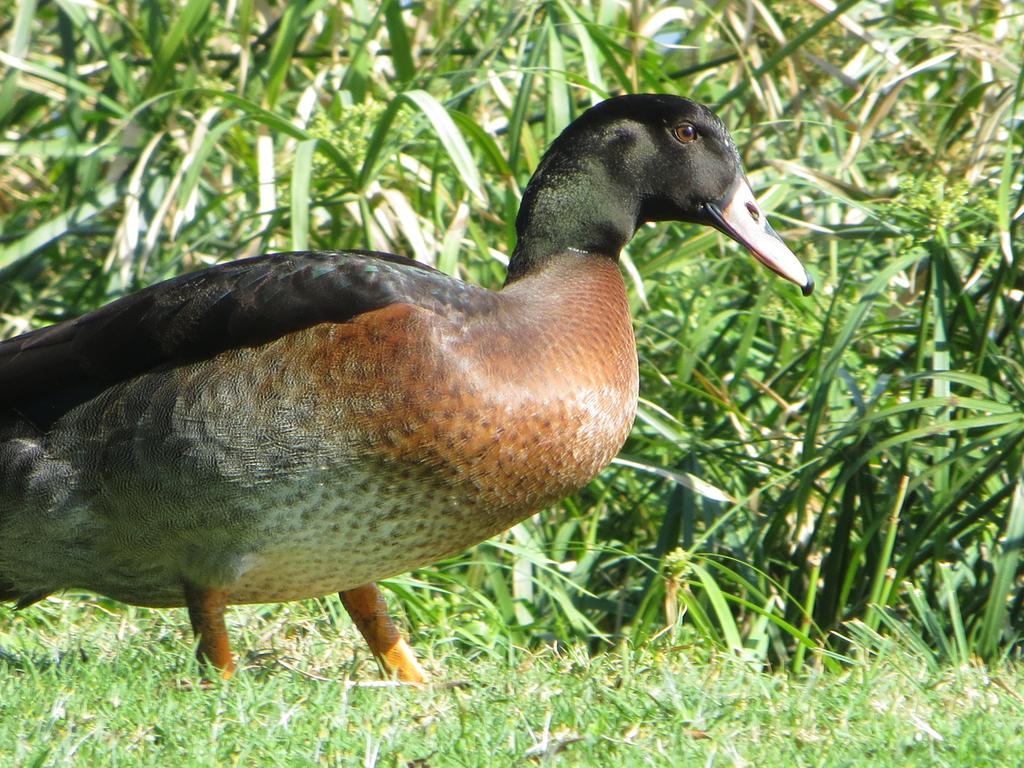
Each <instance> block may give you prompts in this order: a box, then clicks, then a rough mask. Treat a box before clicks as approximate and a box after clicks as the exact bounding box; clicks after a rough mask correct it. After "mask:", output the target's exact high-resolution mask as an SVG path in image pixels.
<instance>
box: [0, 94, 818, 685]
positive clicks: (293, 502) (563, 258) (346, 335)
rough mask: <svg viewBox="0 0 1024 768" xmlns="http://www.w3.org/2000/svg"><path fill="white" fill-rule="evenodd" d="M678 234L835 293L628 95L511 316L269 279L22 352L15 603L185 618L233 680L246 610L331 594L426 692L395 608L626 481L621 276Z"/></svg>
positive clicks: (14, 342)
mask: <svg viewBox="0 0 1024 768" xmlns="http://www.w3.org/2000/svg"><path fill="white" fill-rule="evenodd" d="M662 221H681V222H691V223H696V224H701V225H706V226H709V227H713V228H714V229H717V230H718V231H720V232H722V233H724V234H725V235H726V236H727V237H729V238H731V239H732V240H734V241H736V242H737V243H739V244H740V245H741V246H742V247H744V248H745V249H746V250H747V251H749V253H750V254H751V255H752V256H753V257H754V259H756V260H757V261H758V262H760V263H761V264H763V265H764V266H765V267H767V268H768V269H769V270H771V271H772V272H774V273H776V274H777V275H779V276H781V277H782V278H784V279H786V280H788V281H790V282H792V283H794V284H796V285H797V286H798V287H799V288H800V290H801V291H802V292H803V294H804V295H808V294H810V293H811V291H812V290H813V287H814V283H813V280H812V278H811V277H810V275H809V274H808V272H807V271H806V269H805V268H804V266H803V265H802V263H801V262H800V260H799V259H798V258H797V257H796V256H795V255H794V254H793V252H792V251H791V250H790V249H789V248H788V247H787V246H786V244H785V243H784V242H783V240H782V239H781V238H780V237H779V235H778V234H777V233H776V232H775V231H774V230H773V229H772V227H771V225H770V224H769V222H768V219H767V216H766V215H765V213H764V212H763V211H762V209H761V207H760V205H759V204H758V202H757V200H756V198H755V196H754V193H753V191H752V189H751V187H750V184H749V182H748V180H747V178H746V176H745V173H744V170H743V167H742V164H741V161H740V156H739V153H738V151H737V149H736V145H735V143H734V142H733V140H732V138H731V137H730V134H729V132H728V130H727V129H726V127H725V124H724V123H723V122H722V120H721V119H719V117H718V116H716V115H715V113H714V112H713V111H712V110H711V109H710V108H708V107H707V106H705V105H702V104H700V103H698V102H695V101H693V100H690V99H687V98H684V97H681V96H675V95H666V94H630V95H623V96H617V97H613V98H609V99H607V100H605V101H602V102H600V103H598V104H596V105H595V106H592V107H590V108H589V109H587V110H585V111H583V112H582V113H581V114H580V115H579V117H578V118H577V119H576V120H574V121H573V122H572V123H571V124H569V125H568V127H566V128H565V130H564V131H563V132H562V133H561V134H560V135H559V136H558V137H557V138H556V139H555V140H554V141H553V142H552V144H551V145H550V147H549V148H548V149H547V151H546V152H545V153H544V155H543V157H542V159H541V161H540V163H539V165H538V167H537V169H536V172H535V173H534V174H533V176H532V178H531V180H530V181H529V183H528V185H527V186H526V188H525V191H524V193H523V196H522V201H521V205H520V209H519V212H518V215H517V217H516V222H515V230H516V242H515V247H514V249H513V250H512V253H511V256H510V258H509V262H508V269H507V277H506V280H505V282H504V284H503V285H502V286H501V287H500V289H498V290H490V289H487V288H484V287H480V286H477V285H473V284H469V283H466V282H462V281H460V280H458V279H456V278H454V277H451V276H449V275H447V274H444V273H442V272H439V271H437V270H435V269H433V268H431V267H429V266H427V265H425V264H423V263H420V262H417V261H414V260H412V259H409V258H405V257H403V256H399V255H395V254H390V253H381V252H374V251H360V250H351V251H334V252H312V251H303V252H292V253H275V254H268V255H262V256H257V257H253V258H245V259H241V260H238V261H233V262H229V263H223V264H220V265H215V266H212V267H208V268H205V269H201V270H198V271H195V272H191V273H188V274H184V275H181V276H178V277H175V278H172V279H169V280H166V281H163V282H159V283H156V284H154V285H151V286H149V287H146V288H144V289H142V290H139V291H137V292H135V293H131V294H129V295H126V296H124V297H122V298H119V299H117V300H115V301H113V302H112V303H109V304H107V305H105V306H103V307H101V308H99V309H96V310H95V311H92V312H89V313H87V314H84V315H82V316H80V317H78V318H75V319H70V320H67V321H64V322H60V323H57V324H55V325H52V326H49V327H43V328H39V329H36V330H32V331H30V332H28V333H25V334H23V335H20V336H16V337H14V338H11V339H8V340H5V341H2V342H0V600H3V601H6V602H8V603H14V605H15V606H16V607H17V608H25V607H27V606H29V605H31V604H32V603H35V602H37V601H39V600H42V599H43V598H45V597H47V596H48V595H51V594H54V593H58V592H61V591H64V590H69V589H75V590H86V591H89V592H93V593H96V594H99V595H103V596H106V597H109V598H112V599H114V600H116V601H120V602H123V603H128V604H133V605H140V606H151V607H158V608H167V607H185V608H186V609H187V611H188V617H189V620H190V623H191V626H192V630H193V632H194V635H195V638H196V641H195V649H196V655H197V657H198V658H199V660H200V661H201V662H202V663H203V668H204V669H210V668H211V666H212V672H213V673H214V674H217V675H219V676H221V677H225V678H227V677H230V676H231V675H232V674H233V673H234V672H235V661H234V657H233V653H232V650H231V644H230V641H229V637H228V633H227V630H226V625H225V612H226V609H227V607H228V606H230V605H237V604H245V603H270V602H283V601H291V600H301V599H306V598H313V597H321V596H324V595H329V594H334V593H337V594H339V595H340V597H341V600H342V603H343V605H344V607H345V609H346V610H347V612H348V613H349V615H350V616H351V617H352V620H353V623H354V624H355V625H356V627H357V628H358V629H359V631H360V633H361V634H362V636H363V637H364V638H365V640H366V642H367V644H368V646H369V648H370V650H371V651H372V653H373V654H374V656H375V657H376V658H377V659H378V661H379V662H380V664H381V665H382V666H383V669H384V671H385V672H386V673H387V674H389V675H392V676H394V677H396V678H397V679H398V680H400V681H404V682H408V683H416V684H421V683H424V682H426V681H427V680H428V675H427V673H426V672H425V670H424V669H423V667H422V665H421V664H420V663H419V662H418V660H417V658H416V655H415V653H414V652H413V650H412V648H411V646H410V645H409V643H408V641H406V640H405V639H404V638H403V636H402V634H401V632H400V631H399V630H398V629H397V627H396V625H395V623H394V621H393V620H392V619H391V617H390V615H389V612H388V607H387V604H386V602H385V600H384V597H383V595H382V593H381V591H380V589H379V587H378V586H377V582H379V581H380V580H382V579H386V578H389V577H392V576H395V575H397V574H401V573H404V572H407V571H410V570H412V569H414V568H417V567H420V566H423V565H426V564H429V563H433V562H436V561H437V560H440V559H442V558H444V557H447V556H450V555H452V554H455V553H458V552H460V551H463V550H465V549H467V548H469V547H471V546H473V545H475V544H477V543H479V542H482V541H484V540H486V539H488V538H490V537H492V536H495V535H496V534H498V533H500V532H502V531H505V530H507V529H509V528H510V527H512V526H514V525H515V524H517V523H519V522H520V521H522V520H524V519H526V518H527V517H529V516H531V515H533V514H535V513H537V512H539V511H541V510H543V509H544V508H545V507H547V506H549V505H551V504H553V503H555V502H557V501H559V500H560V499H562V498H563V497H565V496H567V495H568V494H571V493H573V492H574V491H576V490H579V489H580V488H582V487H583V486H585V485H586V484H587V483H588V482H589V481H590V480H591V479H593V478H594V477H595V476H596V475H597V474H598V472H600V471H601V469H602V468H604V467H605V466H606V465H607V464H609V463H610V462H611V460H612V459H613V457H614V456H615V455H616V453H617V452H618V451H619V450H620V448H621V447H622V445H623V443H624V442H625V440H626V437H627V435H628V434H629V432H630V429H631V427H632V424H633V420H634V416H635V414H636V407H637V397H638V387H639V375H638V366H637V352H636V345H635V340H634V335H633V325H632V319H631V315H630V307H629V302H628V300H627V292H626V286H625V283H624V280H623V277H622V274H621V271H620V267H619V264H618V261H619V257H620V254H621V252H622V249H623V248H624V246H625V245H626V244H627V243H628V242H629V241H630V239H631V238H632V237H633V235H634V234H635V233H636V231H637V229H638V228H639V227H640V226H642V225H644V224H646V223H648V222H662Z"/></svg>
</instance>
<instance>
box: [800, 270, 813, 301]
mask: <svg viewBox="0 0 1024 768" xmlns="http://www.w3.org/2000/svg"><path fill="white" fill-rule="evenodd" d="M804 274H805V275H806V276H807V280H806V282H805V283H804V284H803V285H801V286H800V293H802V294H803V295H804V296H810V295H811V294H812V293H814V278H813V277H811V276H810V275H808V274H807V273H806V272H805V273H804Z"/></svg>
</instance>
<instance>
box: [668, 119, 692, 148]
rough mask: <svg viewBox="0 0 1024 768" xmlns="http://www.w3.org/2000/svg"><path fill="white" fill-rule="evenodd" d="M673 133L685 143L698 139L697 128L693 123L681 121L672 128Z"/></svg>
mask: <svg viewBox="0 0 1024 768" xmlns="http://www.w3.org/2000/svg"><path fill="white" fill-rule="evenodd" d="M672 133H674V134H675V137H676V138H677V139H679V140H680V141H681V142H683V143H684V144H688V143H689V142H691V141H696V140H697V129H696V128H694V127H693V123H681V124H679V125H677V126H676V127H675V128H673V129H672Z"/></svg>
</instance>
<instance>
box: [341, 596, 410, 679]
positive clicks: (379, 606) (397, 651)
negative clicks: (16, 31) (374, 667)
mask: <svg viewBox="0 0 1024 768" xmlns="http://www.w3.org/2000/svg"><path fill="white" fill-rule="evenodd" d="M338 595H339V596H340V597H341V604H342V605H344V606H345V610H346V611H348V615H349V616H351V617H352V621H353V622H355V625H356V626H357V627H358V628H359V631H360V632H361V633H362V635H363V638H364V639H365V640H366V643H367V645H369V646H370V650H371V651H373V655H374V656H376V657H377V659H378V660H379V661H380V663H381V664H383V665H384V668H385V669H386V670H388V671H389V672H394V673H395V674H397V675H398V679H399V680H401V681H402V682H405V683H425V682H426V680H427V673H426V672H425V671H424V669H423V667H421V666H420V664H419V662H418V661H416V654H415V653H413V650H412V648H411V647H410V646H409V644H408V643H407V642H405V640H404V639H403V638H402V635H401V633H400V632H399V631H398V628H397V627H396V626H395V624H394V622H393V621H391V616H390V615H389V614H388V606H387V603H386V602H384V595H382V594H381V592H380V589H378V588H377V585H376V584H372V583H371V584H364V585H363V586H361V587H356V588H355V589H349V590H346V591H344V592H339V593H338Z"/></svg>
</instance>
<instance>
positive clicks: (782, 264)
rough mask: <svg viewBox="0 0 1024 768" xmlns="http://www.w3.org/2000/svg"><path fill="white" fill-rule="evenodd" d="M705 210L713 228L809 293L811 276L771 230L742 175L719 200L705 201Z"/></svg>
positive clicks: (812, 280) (811, 282)
mask: <svg viewBox="0 0 1024 768" xmlns="http://www.w3.org/2000/svg"><path fill="white" fill-rule="evenodd" d="M704 210H705V211H706V212H707V214H708V216H709V218H710V219H711V225H712V226H714V227H715V229H717V230H719V231H720V232H722V233H723V234H726V235H728V236H729V237H731V238H732V239H733V240H735V241H736V242H737V243H739V244H740V245H742V246H743V247H744V248H746V249H747V250H748V251H750V252H751V253H752V254H753V255H754V258H755V259H757V260H758V261H760V262H761V263H762V264H764V265H765V266H766V267H768V269H770V270H771V271H772V272H774V273H775V274H777V275H781V276H782V277H784V278H786V279H787V280H789V281H790V282H792V283H796V284H797V285H799V286H800V290H801V291H802V292H803V294H804V296H810V295H811V292H812V291H814V279H813V278H812V277H811V276H810V275H809V274H807V270H806V269H804V265H803V264H801V263H800V259H798V258H797V257H796V256H795V255H794V254H793V252H792V251H791V250H789V248H788V247H787V246H786V244H785V243H784V242H782V238H781V237H779V236H778V234H777V233H776V232H775V230H774V229H772V225H771V224H769V223H768V217H767V216H765V215H764V212H763V211H762V210H761V206H759V205H758V204H757V198H755V197H754V192H753V190H752V189H751V188H750V184H748V183H747V180H746V179H744V178H742V177H741V178H740V180H739V182H737V184H736V186H735V187H733V189H732V191H731V192H730V193H729V194H727V195H726V196H725V197H724V198H723V199H722V201H721V202H719V203H705V204H704Z"/></svg>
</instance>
